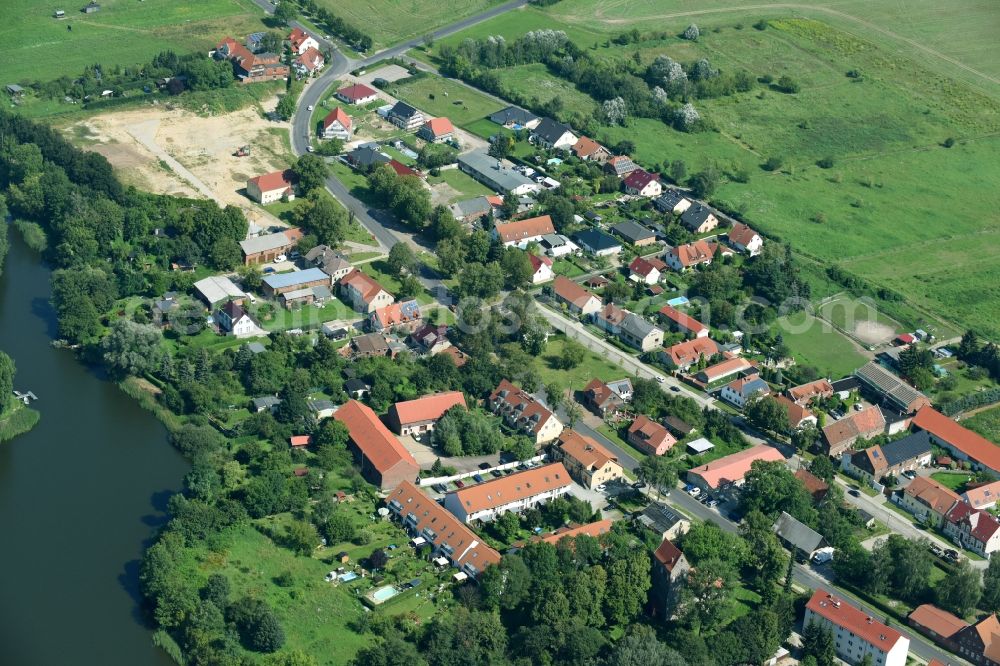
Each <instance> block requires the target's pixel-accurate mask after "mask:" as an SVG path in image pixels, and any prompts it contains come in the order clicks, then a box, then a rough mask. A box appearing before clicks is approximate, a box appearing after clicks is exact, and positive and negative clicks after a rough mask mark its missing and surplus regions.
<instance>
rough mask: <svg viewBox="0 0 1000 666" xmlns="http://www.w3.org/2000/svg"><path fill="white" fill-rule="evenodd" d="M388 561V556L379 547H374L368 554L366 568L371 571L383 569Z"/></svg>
mask: <svg viewBox="0 0 1000 666" xmlns="http://www.w3.org/2000/svg"><path fill="white" fill-rule="evenodd" d="M388 563H389V556H388V555H387V554H386V552H385V551H384V550H382V549H381V548H376V549H375V550H373V551H372V554H371V555H369V556H368V568H369V569H371V570H372V571H378V570H379V569H383V568H385V565H386V564H388Z"/></svg>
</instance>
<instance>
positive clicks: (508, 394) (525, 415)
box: [489, 379, 555, 434]
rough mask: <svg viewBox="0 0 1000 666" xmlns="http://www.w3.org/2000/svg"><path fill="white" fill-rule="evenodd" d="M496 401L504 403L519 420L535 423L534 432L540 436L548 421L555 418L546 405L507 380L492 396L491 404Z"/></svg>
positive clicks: (504, 380)
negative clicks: (539, 432)
mask: <svg viewBox="0 0 1000 666" xmlns="http://www.w3.org/2000/svg"><path fill="white" fill-rule="evenodd" d="M496 400H501V401H503V403H504V404H506V405H507V406H508V407H509V408H511V409H512V410H513V411H514V413H515V414H516V415H517V417H518V418H520V419H525V421H527V422H530V423H534V426H533V427H532V432H533V433H535V434H538V431H540V430H541V429H542V427H543V426H544V425H545V424H546V423H547V422H548V420H549V419H550V418H553V417H554V416H555V415H554V414H553V413H552V412H551V411H549V409H548V408H547V407H546V406H545V405H543V404H542V403H540V402H538V401H537V400H535V398H534V397H533V396H531V395H530V394H529V393H527V392H526V391H523V390H522V389H520V388H518V387H517V386H515V385H514V384H511V383H510V382H509V381H507V380H506V379H501V380H500V385H499V386H497V387H496V389H494V391H493V393H491V394H490V399H489V402H490V403H493V402H494V401H496Z"/></svg>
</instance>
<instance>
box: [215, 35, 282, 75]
mask: <svg viewBox="0 0 1000 666" xmlns="http://www.w3.org/2000/svg"><path fill="white" fill-rule="evenodd" d="M214 57H215V58H216V59H219V60H228V61H230V62H232V63H233V65H234V73H235V74H236V80H237V81H239V82H240V83H257V82H260V81H279V80H283V79H285V78H286V77H287V76H288V75H289V73H290V70H289V69H288V65H285V64H284V63H282V62H281V56H279V55H278V54H276V53H251V52H250V50H249V49H248V48H247V47H245V46H243V45H242V44H240V43H239V42H237V41H236V40H235V39H233V38H232V37H226V38H225V39H223V40H222V41H221V42H220V43H219V45H218V46H216V47H215V52H214Z"/></svg>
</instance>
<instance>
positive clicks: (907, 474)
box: [903, 469, 917, 481]
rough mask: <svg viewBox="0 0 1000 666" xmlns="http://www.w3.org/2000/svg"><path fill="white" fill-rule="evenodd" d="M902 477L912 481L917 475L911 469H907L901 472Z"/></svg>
mask: <svg viewBox="0 0 1000 666" xmlns="http://www.w3.org/2000/svg"><path fill="white" fill-rule="evenodd" d="M903 476H905V477H906V478H908V479H910V480H911V481H912V480H913V479H915V478H917V473H916V472H915V471H913V470H912V469H908V470H906V471H905V472H903Z"/></svg>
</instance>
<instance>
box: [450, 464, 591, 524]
mask: <svg viewBox="0 0 1000 666" xmlns="http://www.w3.org/2000/svg"><path fill="white" fill-rule="evenodd" d="M571 483H572V480H571V479H570V476H569V472H567V471H566V468H565V467H563V464H562V463H561V462H557V463H552V464H550V465H542V466H541V467H532V468H531V469H526V470H524V471H523V472H516V473H514V474H511V475H510V476H503V477H500V478H499V479H493V480H492V481H486V482H485V483H477V484H476V485H474V486H466V487H465V488H462V489H461V490H456V491H455V493H454V494H455V495H456V497H457V498H458V501H459V503H460V505H461V506H462V509H463V510H464V511H465V512H466V513H469V514H471V513H476V512H478V511H483V510H484V509H492V508H494V507H501V506H506V505H508V504H510V503H511V502H517V501H518V500H523V499H527V498H529V497H534V496H536V495H540V494H542V493H546V492H549V491H551V490H555V489H557V488H564V487H566V486H568V485H570V484H571Z"/></svg>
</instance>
